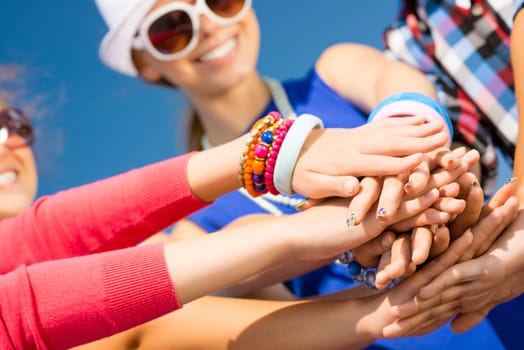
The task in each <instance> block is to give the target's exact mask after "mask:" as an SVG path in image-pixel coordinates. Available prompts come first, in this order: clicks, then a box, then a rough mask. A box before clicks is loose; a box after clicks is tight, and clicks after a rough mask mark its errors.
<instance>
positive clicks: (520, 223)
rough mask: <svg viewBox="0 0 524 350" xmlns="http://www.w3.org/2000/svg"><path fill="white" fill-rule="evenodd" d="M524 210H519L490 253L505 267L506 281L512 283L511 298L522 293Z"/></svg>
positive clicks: (523, 288)
mask: <svg viewBox="0 0 524 350" xmlns="http://www.w3.org/2000/svg"><path fill="white" fill-rule="evenodd" d="M523 237H524V210H522V209H521V210H520V212H519V215H518V217H517V219H515V221H514V222H513V223H512V224H511V225H510V226H509V227H508V228H506V230H505V232H504V233H503V234H502V236H500V237H499V238H498V239H497V241H496V242H495V244H494V245H493V247H492V249H491V251H492V254H493V255H494V256H496V257H498V258H500V259H502V260H503V261H504V262H505V264H504V266H506V271H505V277H506V280H509V281H514V282H515V283H512V286H511V287H512V288H511V296H512V297H516V296H518V295H520V294H522V293H524V284H522V280H523V279H524V239H523Z"/></svg>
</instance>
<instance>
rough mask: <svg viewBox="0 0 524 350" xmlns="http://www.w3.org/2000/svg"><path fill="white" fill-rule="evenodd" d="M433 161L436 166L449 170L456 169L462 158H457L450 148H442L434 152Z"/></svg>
mask: <svg viewBox="0 0 524 350" xmlns="http://www.w3.org/2000/svg"><path fill="white" fill-rule="evenodd" d="M433 156H434V157H433V159H434V160H435V163H436V166H439V167H442V168H444V169H447V170H451V169H455V168H456V167H458V166H459V165H460V158H459V157H457V156H456V154H455V153H453V152H452V151H451V150H450V149H449V148H444V147H441V148H439V149H438V150H436V151H434V152H433Z"/></svg>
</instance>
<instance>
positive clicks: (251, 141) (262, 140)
mask: <svg viewBox="0 0 524 350" xmlns="http://www.w3.org/2000/svg"><path fill="white" fill-rule="evenodd" d="M293 122H294V120H293V119H286V120H284V119H282V118H281V115H280V113H278V112H276V111H273V112H270V113H269V114H268V115H267V116H265V117H264V118H261V119H259V120H258V121H257V122H256V123H255V124H254V125H253V127H252V128H251V130H250V132H249V137H248V139H247V141H246V146H245V148H244V150H243V152H242V156H241V158H240V171H239V176H240V181H241V183H242V186H243V187H244V188H245V189H246V191H247V192H248V193H249V194H250V195H251V196H252V197H258V196H260V195H262V194H265V193H267V192H271V193H273V194H278V193H279V192H278V191H277V190H276V188H275V186H274V184H273V172H274V167H275V164H276V161H277V157H278V154H279V151H280V148H281V145H282V142H283V141H284V139H285V136H286V134H287V132H288V130H289V128H290V127H291V125H292V124H293Z"/></svg>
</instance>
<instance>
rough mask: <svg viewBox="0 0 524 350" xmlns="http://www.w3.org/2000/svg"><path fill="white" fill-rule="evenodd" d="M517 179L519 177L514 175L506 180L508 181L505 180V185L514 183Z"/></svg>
mask: <svg viewBox="0 0 524 350" xmlns="http://www.w3.org/2000/svg"><path fill="white" fill-rule="evenodd" d="M515 181H517V178H516V177H512V178H511V179H508V180H506V182H504V185H508V184H510V183H513V182H515Z"/></svg>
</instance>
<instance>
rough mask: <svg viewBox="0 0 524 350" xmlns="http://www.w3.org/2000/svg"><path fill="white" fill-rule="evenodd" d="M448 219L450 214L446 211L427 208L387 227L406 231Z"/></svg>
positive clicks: (442, 222) (397, 230)
mask: <svg viewBox="0 0 524 350" xmlns="http://www.w3.org/2000/svg"><path fill="white" fill-rule="evenodd" d="M401 206H402V205H401ZM449 219H450V215H449V214H448V213H446V212H442V211H439V210H436V209H434V208H428V209H426V210H424V211H423V212H421V213H419V214H416V215H413V216H411V217H408V218H407V219H404V220H401V221H399V222H397V223H396V224H393V225H391V226H389V228H390V229H391V230H392V231H396V232H406V231H409V230H411V229H413V228H415V227H419V226H431V225H438V224H446V223H447V222H448V221H449Z"/></svg>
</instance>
